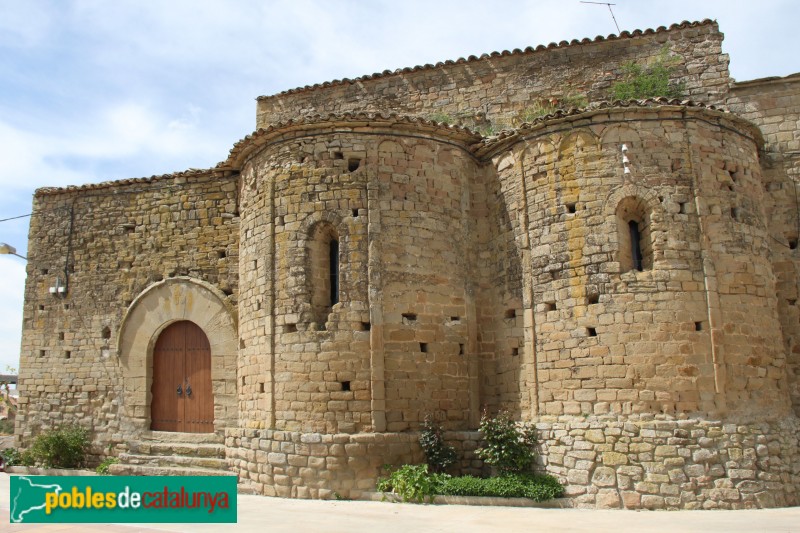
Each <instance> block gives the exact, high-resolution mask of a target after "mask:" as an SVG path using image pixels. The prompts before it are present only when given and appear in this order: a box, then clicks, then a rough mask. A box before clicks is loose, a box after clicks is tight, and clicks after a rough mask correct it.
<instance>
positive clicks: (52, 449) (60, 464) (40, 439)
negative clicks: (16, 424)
mask: <svg viewBox="0 0 800 533" xmlns="http://www.w3.org/2000/svg"><path fill="white" fill-rule="evenodd" d="M88 448H89V438H88V434H87V431H86V430H85V429H83V428H81V427H78V426H64V427H61V428H58V429H51V430H48V431H46V432H45V433H42V434H41V435H39V436H37V437H36V439H35V440H34V441H33V444H32V445H31V447H30V448H28V449H27V450H25V452H24V453H23V454H22V457H21V461H22V463H23V464H25V465H27V466H33V465H39V466H43V467H44V468H79V467H81V466H83V463H84V461H85V460H86V451H87V449H88Z"/></svg>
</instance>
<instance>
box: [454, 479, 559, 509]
mask: <svg viewBox="0 0 800 533" xmlns="http://www.w3.org/2000/svg"><path fill="white" fill-rule="evenodd" d="M439 494H447V495H450V496H489V497H496V498H529V499H531V500H534V501H537V502H542V501H545V500H550V499H553V498H559V497H561V496H562V495H563V494H564V487H562V486H561V484H560V483H559V482H558V480H557V479H556V478H554V477H553V476H550V475H534V474H506V475H503V476H498V477H490V478H479V477H473V476H460V477H450V478H447V479H443V480H441V486H440V488H439Z"/></svg>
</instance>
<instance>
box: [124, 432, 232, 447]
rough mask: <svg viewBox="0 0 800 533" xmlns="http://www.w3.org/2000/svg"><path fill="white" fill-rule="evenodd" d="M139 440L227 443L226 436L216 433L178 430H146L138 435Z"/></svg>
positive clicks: (181, 442)
mask: <svg viewBox="0 0 800 533" xmlns="http://www.w3.org/2000/svg"><path fill="white" fill-rule="evenodd" d="M138 440H139V441H142V442H165V443H166V442H172V443H180V444H225V437H224V436H223V435H217V434H216V433H179V432H176V431H146V432H143V433H141V434H140V435H139V436H138Z"/></svg>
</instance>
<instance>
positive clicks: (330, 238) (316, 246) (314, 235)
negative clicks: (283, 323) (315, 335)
mask: <svg viewBox="0 0 800 533" xmlns="http://www.w3.org/2000/svg"><path fill="white" fill-rule="evenodd" d="M307 253H308V256H307V257H308V259H307V261H308V262H307V263H306V264H307V270H306V283H307V285H306V287H307V289H308V291H309V295H310V297H311V298H310V300H311V309H312V313H313V321H314V322H316V324H317V326H318V327H320V328H322V327H324V324H325V323H326V322H327V320H328V315H329V314H330V312H331V311H332V310H333V306H334V305H336V304H337V303H339V301H340V299H341V285H340V282H339V272H340V268H339V233H338V232H337V231H336V228H335V227H334V226H333V225H332V224H331V223H329V222H321V223H318V224H316V225H315V226H314V227H313V228H312V229H311V232H310V234H309V240H308V252H307Z"/></svg>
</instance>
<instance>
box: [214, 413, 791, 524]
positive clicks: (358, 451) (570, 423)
mask: <svg viewBox="0 0 800 533" xmlns="http://www.w3.org/2000/svg"><path fill="white" fill-rule="evenodd" d="M536 428H537V435H538V440H539V444H538V448H539V449H538V450H537V452H538V456H537V461H538V464H537V470H539V471H540V472H547V473H549V474H552V475H554V476H556V477H557V478H559V480H560V481H561V482H562V483H563V484H564V486H565V496H566V498H568V499H569V503H570V505H572V506H573V507H579V508H599V509H616V508H620V509H621V508H625V509H754V508H763V507H782V506H787V505H798V504H799V503H800V494H799V492H800V419H798V418H797V417H795V416H790V417H787V418H785V419H783V420H780V421H772V422H762V423H752V422H750V423H737V422H735V421H731V420H726V421H712V420H703V419H691V418H685V419H676V418H669V417H666V416H652V415H640V416H628V417H587V418H585V417H566V416H564V417H558V418H552V419H550V418H544V417H543V418H540V419H538V421H537V422H536ZM417 439H418V434H417V433H358V434H333V435H331V434H321V433H295V432H288V431H274V430H250V429H229V430H227V432H226V454H227V459H228V462H229V464H230V465H231V466H232V467H233V468H234V471H236V472H237V473H238V475H239V480H240V483H241V484H243V485H245V486H247V487H250V488H251V489H252V490H253V491H255V492H257V493H259V494H264V495H267V496H282V497H291V498H323V499H326V498H335V497H342V498H351V499H360V498H367V497H368V496H369V494H370V493H371V492H373V491H374V490H375V484H376V482H377V479H378V477H380V476H381V475H385V472H384V471H383V467H384V465H394V466H399V465H402V464H405V463H415V464H418V463H421V462H422V461H423V460H424V456H423V454H422V450H421V449H420V447H419V443H418V440H417ZM445 439H446V440H447V442H448V443H450V444H451V445H453V446H454V447H455V448H456V449H457V451H458V453H459V457H460V458H461V461H460V464H458V465H456V467H457V468H456V470H457V472H458V473H461V474H473V475H486V474H488V473H489V470H488V468H486V467H485V466H484V465H483V463H482V462H481V461H480V459H478V458H477V457H476V456H475V453H474V450H475V449H476V448H477V447H478V445H479V442H480V434H479V433H478V432H468V431H463V432H446V433H445Z"/></svg>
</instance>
